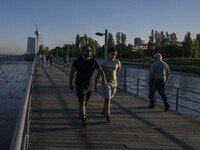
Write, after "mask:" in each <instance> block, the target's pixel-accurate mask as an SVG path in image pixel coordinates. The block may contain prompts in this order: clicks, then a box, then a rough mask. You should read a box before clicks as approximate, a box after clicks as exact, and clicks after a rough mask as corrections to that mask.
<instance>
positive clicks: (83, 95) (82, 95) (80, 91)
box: [76, 85, 94, 103]
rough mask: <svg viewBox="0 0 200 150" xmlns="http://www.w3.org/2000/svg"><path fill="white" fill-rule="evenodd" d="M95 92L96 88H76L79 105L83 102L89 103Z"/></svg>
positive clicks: (91, 86)
mask: <svg viewBox="0 0 200 150" xmlns="http://www.w3.org/2000/svg"><path fill="white" fill-rule="evenodd" d="M93 91H94V86H93V85H90V86H76V96H77V97H78V101H79V103H81V102H83V100H86V101H88V100H89V98H90V96H91V94H92V92H93Z"/></svg>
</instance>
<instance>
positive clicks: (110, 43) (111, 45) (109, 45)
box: [107, 33, 115, 50]
mask: <svg viewBox="0 0 200 150" xmlns="http://www.w3.org/2000/svg"><path fill="white" fill-rule="evenodd" d="M110 48H115V41H114V39H113V35H112V34H111V33H108V43H107V50H108V49H110Z"/></svg>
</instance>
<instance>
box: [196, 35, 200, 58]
mask: <svg viewBox="0 0 200 150" xmlns="http://www.w3.org/2000/svg"><path fill="white" fill-rule="evenodd" d="M196 39H197V40H198V41H199V54H200V34H197V35H196ZM198 57H199V56H198Z"/></svg>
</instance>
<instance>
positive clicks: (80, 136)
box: [30, 66, 200, 150]
mask: <svg viewBox="0 0 200 150" xmlns="http://www.w3.org/2000/svg"><path fill="white" fill-rule="evenodd" d="M58 68H59V66H57V67H54V66H52V67H50V66H39V67H38V68H37V71H36V76H35V79H34V87H33V96H32V115H31V116H32V117H31V118H32V119H31V134H30V150H35V149H52V150H53V149H56V150H57V149H60V150H62V149H159V150H160V149H200V142H199V141H200V122H199V121H196V120H194V119H191V118H189V117H186V116H184V115H181V114H179V113H177V112H174V111H171V110H170V111H169V112H163V107H162V106H156V109H154V110H152V109H147V108H146V106H147V104H148V101H147V100H145V99H143V98H139V97H137V96H136V95H133V94H130V93H127V92H123V91H121V90H118V92H117V94H116V96H115V97H114V99H113V100H112V103H111V124H107V123H106V120H105V118H102V116H101V114H100V112H101V110H102V108H103V103H104V99H103V97H102V96H101V95H102V91H101V87H100V85H99V86H98V91H97V92H94V93H93V95H92V97H91V99H90V101H89V105H88V108H87V116H88V122H89V124H88V128H86V129H83V128H82V127H81V121H80V120H79V117H78V114H79V110H78V101H77V98H76V95H75V92H74V91H70V90H69V88H68V78H69V77H68V73H66V72H64V71H61V70H59V69H58Z"/></svg>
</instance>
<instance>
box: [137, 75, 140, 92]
mask: <svg viewBox="0 0 200 150" xmlns="http://www.w3.org/2000/svg"><path fill="white" fill-rule="evenodd" d="M139 83H140V80H139V79H138V78H137V95H138V93H139Z"/></svg>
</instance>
